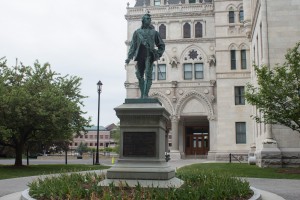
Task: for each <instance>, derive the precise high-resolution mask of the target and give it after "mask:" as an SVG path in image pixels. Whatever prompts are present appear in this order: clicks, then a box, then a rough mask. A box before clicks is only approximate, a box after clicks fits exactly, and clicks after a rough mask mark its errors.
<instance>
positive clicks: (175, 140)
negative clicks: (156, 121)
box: [171, 115, 179, 151]
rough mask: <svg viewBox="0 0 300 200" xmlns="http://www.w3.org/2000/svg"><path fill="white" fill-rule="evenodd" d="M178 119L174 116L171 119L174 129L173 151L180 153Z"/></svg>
mask: <svg viewBox="0 0 300 200" xmlns="http://www.w3.org/2000/svg"><path fill="white" fill-rule="evenodd" d="M178 121H179V120H178V117H177V116H175V115H173V116H172V117H171V127H172V148H171V150H175V151H179V143H178Z"/></svg>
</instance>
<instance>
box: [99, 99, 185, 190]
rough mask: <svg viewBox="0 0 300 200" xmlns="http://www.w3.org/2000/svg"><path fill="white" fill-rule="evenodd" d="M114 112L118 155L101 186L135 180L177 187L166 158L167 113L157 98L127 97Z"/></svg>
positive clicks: (176, 181)
mask: <svg viewBox="0 0 300 200" xmlns="http://www.w3.org/2000/svg"><path fill="white" fill-rule="evenodd" d="M115 111H116V114H117V116H118V117H119V119H120V131H121V142H120V157H119V160H118V162H117V163H116V164H115V165H114V166H113V167H112V168H110V169H108V170H107V179H106V180H105V181H104V182H103V183H100V185H101V184H102V185H103V184H109V183H111V182H114V181H115V182H119V181H123V182H124V181H125V182H132V180H135V181H138V182H143V183H149V184H150V183H151V184H152V185H153V183H154V182H157V181H163V182H162V184H163V185H169V186H170V185H174V186H176V187H178V186H180V185H181V184H182V183H181V184H179V185H178V183H180V180H179V179H177V178H175V170H174V169H172V168H171V167H170V166H169V165H168V163H167V162H166V161H165V134H166V123H167V120H169V115H170V114H169V113H168V112H167V111H166V109H165V108H164V107H163V106H162V105H161V103H160V102H159V101H158V100H157V99H126V100H125V103H124V104H122V105H121V106H119V107H117V108H115ZM126 180H127V181H126ZM130 180H131V181H130ZM146 180H148V181H146ZM149 180H153V181H154V180H155V181H154V182H153V181H149ZM170 180H171V181H170ZM172 182H173V183H174V184H172ZM181 182H182V181H181ZM151 184H150V185H148V186H150V187H151ZM155 185H159V184H157V183H156V184H155Z"/></svg>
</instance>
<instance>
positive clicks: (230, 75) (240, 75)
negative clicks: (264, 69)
mask: <svg viewBox="0 0 300 200" xmlns="http://www.w3.org/2000/svg"><path fill="white" fill-rule="evenodd" d="M245 78H251V72H250V71H245V72H222V73H217V79H245Z"/></svg>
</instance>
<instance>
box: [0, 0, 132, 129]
mask: <svg viewBox="0 0 300 200" xmlns="http://www.w3.org/2000/svg"><path fill="white" fill-rule="evenodd" d="M127 2H129V3H130V7H132V6H134V3H135V0H108V1H103V0H0V3H1V4H0V24H1V31H0V58H2V57H3V56H5V57H6V59H7V60H8V64H9V65H11V66H12V65H15V62H16V58H18V60H19V61H21V62H22V63H23V64H25V65H31V66H32V64H33V63H34V62H35V60H39V62H40V63H45V62H49V63H50V64H51V67H52V69H53V70H55V71H56V72H59V73H61V74H62V75H66V74H69V75H73V76H79V77H81V78H82V79H83V80H82V87H81V88H82V94H83V95H86V96H88V98H87V99H85V101H84V103H85V107H84V108H83V110H84V111H87V115H86V116H87V117H88V116H91V117H92V124H94V125H97V99H98V93H97V87H96V83H97V82H98V81H99V80H101V81H102V83H103V88H102V93H101V106H100V125H102V126H106V125H109V124H111V123H117V122H118V121H119V119H118V118H117V117H116V115H115V111H114V108H115V107H117V106H119V105H121V104H122V103H123V102H124V99H125V88H124V81H125V79H126V77H125V76H126V71H125V68H124V61H125V59H126V46H125V43H124V42H125V40H126V34H127V21H126V20H125V18H124V15H125V14H126V6H127Z"/></svg>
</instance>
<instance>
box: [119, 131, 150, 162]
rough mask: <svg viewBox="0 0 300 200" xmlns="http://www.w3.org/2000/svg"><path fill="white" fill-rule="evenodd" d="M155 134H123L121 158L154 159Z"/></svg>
mask: <svg viewBox="0 0 300 200" xmlns="http://www.w3.org/2000/svg"><path fill="white" fill-rule="evenodd" d="M155 135H156V134H155V132H124V133H123V156H124V157H155V155H156V150H155V149H156V137H155Z"/></svg>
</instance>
